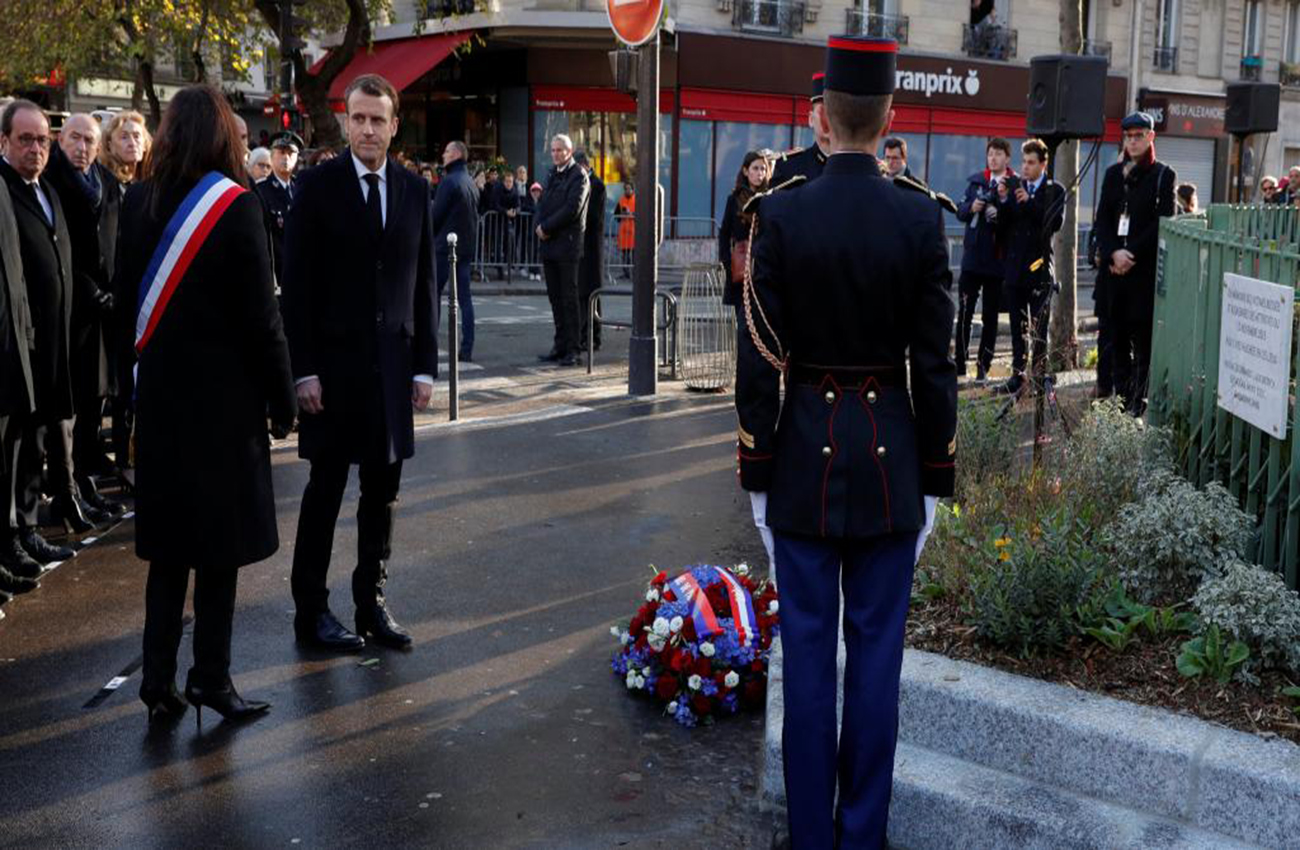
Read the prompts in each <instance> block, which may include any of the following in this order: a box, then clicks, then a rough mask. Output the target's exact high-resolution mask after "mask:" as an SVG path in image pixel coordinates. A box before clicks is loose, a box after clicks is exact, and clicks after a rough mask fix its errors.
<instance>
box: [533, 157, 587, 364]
mask: <svg viewBox="0 0 1300 850" xmlns="http://www.w3.org/2000/svg"><path fill="white" fill-rule="evenodd" d="M551 161H552V162H553V163H555V167H554V168H552V169H551V175H550V178H549V179H548V180H547V181H546V189H545V190H544V191H543V192H542V198H541V201H540V202H539V203H538V206H537V215H536V222H535V225H536V227H535V230H536V233H537V238H538V239H540V240H541V247H540V253H541V256H542V272H543V274H545V275H546V294H547V297H548V298H550V300H551V314H552V316H553V317H554V320H555V342H554V345H553V346H552V347H551V350H550V351H549V352H547V353H546V354H543V355H540V358H539V359H541V360H542V361H544V362H558V363H559V364H560V365H561V366H576V365H578V353H579V342H578V330H579V328H580V327H581V321H580V318H579V315H578V261H579V260H581V259H582V248H583V234H584V233H585V232H586V228H587V202H588V196H589V194H590V192H591V184H590V182H589V181H588V179H587V172H585V171H583V170H582V168H581V167H579V166H578V164H577V163H575V162H574V161H573V140H572V139H570V138H569V137H568V136H566V135H564V134H563V133H561V134H560V135H558V136H556V137H555V138H553V139H552V140H551Z"/></svg>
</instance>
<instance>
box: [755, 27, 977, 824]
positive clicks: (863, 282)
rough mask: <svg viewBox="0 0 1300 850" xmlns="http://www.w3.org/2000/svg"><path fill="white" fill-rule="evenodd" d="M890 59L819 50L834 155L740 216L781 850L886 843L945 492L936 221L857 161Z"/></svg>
mask: <svg viewBox="0 0 1300 850" xmlns="http://www.w3.org/2000/svg"><path fill="white" fill-rule="evenodd" d="M896 51H897V45H896V44H895V43H894V42H893V41H885V40H881V39H861V38H848V37H832V38H831V40H830V44H829V50H828V56H827V64H826V104H825V110H824V116H825V117H824V118H823V119H822V121H823V129H824V130H826V131H827V132H828V133H829V135H830V137H831V139H832V146H831V149H832V150H834V151H835V153H834V154H832V155H831V156H830V158H829V159H828V160H827V162H826V170H825V172H824V173H823V175H822V177H821V178H818V179H816V180H812V181H810V182H809V183H807V184H805V185H803V186H799V187H796V188H793V189H789V190H786V191H779V192H774V193H772V194H771V195H769V196H768V197H765V198H763V199H762V200H761V201H760V203H759V205H758V206H757V213H756V214H757V216H758V234H757V237H756V239H755V244H754V248H753V251H754V253H753V277H752V288H750V287H747V289H748V291H747V293H746V299H745V300H746V301H747V302H748V308H747V310H746V311H745V314H744V315H745V316H746V322H745V325H744V326H743V327H742V328H741V329H740V333H739V351H738V358H739V359H738V362H737V374H736V413H737V415H738V417H739V420H740V428H739V434H738V437H739V440H738V450H739V457H740V483H741V486H742V487H744V489H746V490H748V491H750V492H751V493H753V494H761V495H759V496H757V497H756V498H755V501H756V503H757V504H756V505H755V510H756V514H757V512H758V511H759V510H761V509H762V508H761V502H762V500H763V498H764V497H765V498H766V500H767V504H766V518H767V525H768V527H769V528H771V529H772V533H773V537H774V542H775V547H774V549H775V561H776V573H777V581H778V583H779V585H780V587H781V640H782V643H783V646H784V652H785V683H784V688H785V725H784V731H783V735H784V738H783V741H784V760H785V780H786V781H785V785H786V791H787V795H788V807H787V813H788V818H789V823H790V835H791V838H792V840H793V843H794V846H795V847H814V848H823V847H836V846H838V847H846V848H847V847H855V848H858V847H861V848H866V847H873V848H875V847H884V846H885V826H886V823H887V822H888V816H889V795H890V788H891V786H892V778H893V761H894V747H895V743H896V736H897V728H898V694H899V671H900V669H901V667H902V662H903V634H904V628H905V625H906V619H907V608H908V602H909V600H910V598H911V590H912V574H913V568H914V566H915V564H916V557H917V551H918V543H919V542H921V534H922V532H923V529H924V528H925V527H927V526H928V525H929V523H930V522H931V521H932V518H933V516H934V510H935V505H936V502H937V499H938V497H941V496H951V495H952V492H953V490H952V488H953V476H954V467H953V462H954V457H955V454H956V450H957V447H956V443H955V436H954V435H955V433H956V427H957V378H956V367H955V366H954V365H953V362H952V360H951V359H950V357H949V356H948V344H949V340H950V338H951V334H952V320H953V312H954V309H953V303H952V298H951V296H950V295H949V290H950V289H951V287H952V275H951V273H950V272H949V270H948V245H947V241H946V239H945V238H944V226H943V209H942V207H941V206H940V202H938V201H937V199H936V198H935V196H933V195H932V194H931V193H930V191H929V190H928V189H925V188H924V187H922V186H920V185H919V184H917V183H915V182H913V181H908V180H903V179H899V180H895V181H891V180H888V179H887V178H885V177H884V176H882V174H881V170H880V163H879V161H878V160H877V159H876V157H875V156H874V151H876V150H878V148H879V144H880V140H881V138H882V137H883V136H884V135H885V134H886V133H887V131H888V126H889V122H890V117H891V115H892V110H891V109H890V104H891V95H892V93H893V91H894V85H895V63H896ZM752 203H753V202H752V201H751V204H752ZM871 233H881V234H889V237H888V238H878V239H871V238H863V234H871ZM809 281H815V282H816V285H815V286H810V285H808V283H809ZM783 373H784V376H785V393H784V395H782V392H781V382H782V380H781V379H782V375H783ZM778 423H779V424H778ZM841 599H843V616H842V617H841V611H840V605H841ZM841 623H842V624H843V642H844V646H845V651H846V661H845V666H844V691H843V693H844V712H843V727H842V731H840V729H838V728H837V726H838V724H837V722H836V708H835V704H836V690H837V688H836V678H837V676H836V662H835V658H836V650H837V648H838V646H839V645H840V641H841V638H840V625H841ZM837 777H838V780H839V781H838V785H839V787H838V791H837V788H836V785H837Z"/></svg>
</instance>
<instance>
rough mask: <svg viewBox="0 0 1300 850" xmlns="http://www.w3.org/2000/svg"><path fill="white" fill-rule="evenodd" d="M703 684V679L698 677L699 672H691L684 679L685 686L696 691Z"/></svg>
mask: <svg viewBox="0 0 1300 850" xmlns="http://www.w3.org/2000/svg"><path fill="white" fill-rule="evenodd" d="M703 684H704V680H703V679H701V678H700V677H699V674H697V673H694V674H691V677H690V678H689V679H687V680H686V687H688V688H690V689H691V690H693V691H698V690H699V689H700V686H701V685H703Z"/></svg>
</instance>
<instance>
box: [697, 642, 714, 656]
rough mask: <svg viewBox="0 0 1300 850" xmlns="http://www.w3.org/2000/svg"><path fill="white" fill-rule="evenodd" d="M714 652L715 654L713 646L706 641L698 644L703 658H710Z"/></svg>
mask: <svg viewBox="0 0 1300 850" xmlns="http://www.w3.org/2000/svg"><path fill="white" fill-rule="evenodd" d="M715 652H717V650H716V649H714V648H713V644H711V643H709V642H708V641H707V640H706V641H705V642H704V643H702V644H700V655H703V656H704V657H705V658H712V657H713V653H715Z"/></svg>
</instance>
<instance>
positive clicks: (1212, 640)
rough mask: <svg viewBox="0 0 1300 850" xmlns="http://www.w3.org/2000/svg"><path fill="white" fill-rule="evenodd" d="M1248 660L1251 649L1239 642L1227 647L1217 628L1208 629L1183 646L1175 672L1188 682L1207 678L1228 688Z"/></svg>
mask: <svg viewBox="0 0 1300 850" xmlns="http://www.w3.org/2000/svg"><path fill="white" fill-rule="evenodd" d="M1249 659H1250V647H1248V646H1246V644H1244V643H1242V642H1241V641H1239V640H1234V641H1232V642H1231V643H1227V642H1226V641H1225V640H1224V639H1223V635H1222V633H1221V632H1220V631H1219V627H1218V626H1210V628H1209V629H1207V630H1206V632H1205V634H1203V635H1201V636H1199V637H1194V638H1192V639H1191V640H1189V641H1187V642H1186V643H1184V644H1183V646H1182V652H1180V653H1179V654H1178V672H1179V673H1182V674H1183V675H1184V676H1187V677H1188V678H1191V679H1196V678H1199V677H1201V676H1206V675H1208V676H1210V677H1211V678H1212V679H1214V681H1216V682H1218V683H1219V684H1220V685H1226V684H1228V682H1229V680H1231V679H1232V676H1233V674H1234V673H1238V672H1241V671H1244V670H1245V667H1244V666H1243V665H1244V664H1245V663H1246V662H1247V661H1248V660H1249Z"/></svg>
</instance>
